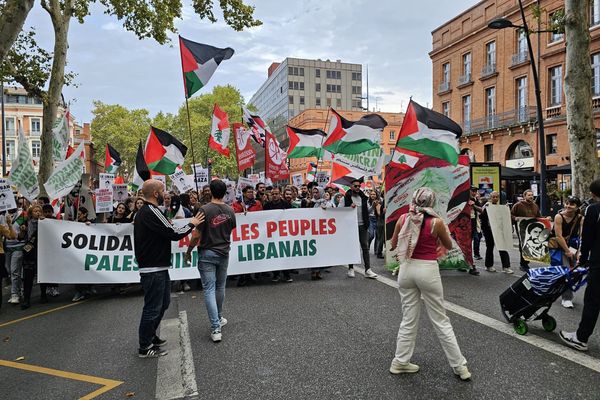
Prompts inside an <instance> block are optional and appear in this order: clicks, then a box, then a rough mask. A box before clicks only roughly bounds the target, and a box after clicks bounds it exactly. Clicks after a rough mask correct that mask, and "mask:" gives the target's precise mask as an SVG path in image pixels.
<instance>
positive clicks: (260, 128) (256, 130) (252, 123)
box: [242, 107, 271, 147]
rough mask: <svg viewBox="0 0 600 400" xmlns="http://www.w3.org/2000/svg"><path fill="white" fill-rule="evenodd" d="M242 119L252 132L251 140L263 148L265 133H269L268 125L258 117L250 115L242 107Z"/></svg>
mask: <svg viewBox="0 0 600 400" xmlns="http://www.w3.org/2000/svg"><path fill="white" fill-rule="evenodd" d="M242 119H243V120H244V122H245V123H246V125H248V127H249V128H250V130H251V131H252V139H253V140H254V141H255V142H256V143H258V144H260V145H261V146H262V147H265V135H266V133H265V132H267V131H269V132H271V128H269V125H267V124H266V123H265V121H264V120H263V119H262V117H261V116H260V115H258V114H252V113H250V111H248V109H247V108H246V107H242Z"/></svg>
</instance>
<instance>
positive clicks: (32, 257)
mask: <svg viewBox="0 0 600 400" xmlns="http://www.w3.org/2000/svg"><path fill="white" fill-rule="evenodd" d="M27 215H28V219H27V235H26V237H25V242H26V243H25V246H23V301H22V302H21V309H22V310H26V309H28V308H29V307H30V306H31V290H32V289H33V280H34V278H35V275H36V273H37V248H38V240H37V239H38V237H37V236H38V222H39V220H40V219H43V217H42V207H41V206H39V205H35V206H31V207H29V210H28V212H27ZM46 287H47V285H46V284H45V283H40V302H41V303H47V302H48V298H47V297H46Z"/></svg>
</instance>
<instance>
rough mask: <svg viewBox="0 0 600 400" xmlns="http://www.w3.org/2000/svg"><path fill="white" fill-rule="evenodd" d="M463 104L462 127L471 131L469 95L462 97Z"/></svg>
mask: <svg viewBox="0 0 600 400" xmlns="http://www.w3.org/2000/svg"><path fill="white" fill-rule="evenodd" d="M462 100H463V101H462V105H463V128H464V129H465V131H467V132H470V131H471V96H470V95H468V96H464V97H463V99H462Z"/></svg>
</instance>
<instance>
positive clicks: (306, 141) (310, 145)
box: [286, 126, 327, 158]
mask: <svg viewBox="0 0 600 400" xmlns="http://www.w3.org/2000/svg"><path fill="white" fill-rule="evenodd" d="M286 130H287V134H288V137H289V138H290V147H288V151H287V153H288V158H304V157H317V158H323V153H324V150H323V147H322V146H323V141H324V139H325V136H326V135H327V134H326V133H325V132H323V131H322V130H320V129H299V128H292V127H291V126H286Z"/></svg>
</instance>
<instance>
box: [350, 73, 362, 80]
mask: <svg viewBox="0 0 600 400" xmlns="http://www.w3.org/2000/svg"><path fill="white" fill-rule="evenodd" d="M352 80H353V81H362V73H360V72H353V73H352Z"/></svg>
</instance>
